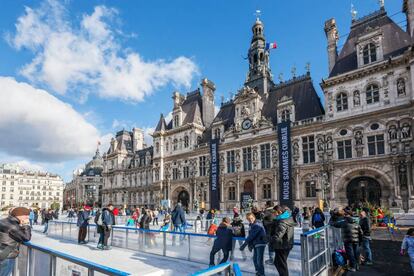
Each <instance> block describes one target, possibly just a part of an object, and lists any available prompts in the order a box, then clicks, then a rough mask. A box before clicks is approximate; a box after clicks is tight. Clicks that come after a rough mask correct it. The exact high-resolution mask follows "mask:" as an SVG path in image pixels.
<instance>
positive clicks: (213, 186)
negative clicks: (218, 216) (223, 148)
mask: <svg viewBox="0 0 414 276" xmlns="http://www.w3.org/2000/svg"><path fill="white" fill-rule="evenodd" d="M219 140H220V139H213V140H211V142H210V208H212V209H217V210H219V209H220V179H219V172H220V167H219V159H220V158H219V149H218V147H219Z"/></svg>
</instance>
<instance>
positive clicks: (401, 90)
mask: <svg viewBox="0 0 414 276" xmlns="http://www.w3.org/2000/svg"><path fill="white" fill-rule="evenodd" d="M397 93H398V96H405V81H404V79H403V78H399V79H398V80H397Z"/></svg>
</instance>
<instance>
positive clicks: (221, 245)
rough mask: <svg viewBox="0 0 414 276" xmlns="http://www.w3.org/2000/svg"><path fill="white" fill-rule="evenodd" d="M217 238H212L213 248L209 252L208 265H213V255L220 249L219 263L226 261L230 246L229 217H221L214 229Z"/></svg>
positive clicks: (231, 233) (230, 230)
mask: <svg viewBox="0 0 414 276" xmlns="http://www.w3.org/2000/svg"><path fill="white" fill-rule="evenodd" d="M216 236H217V238H216V239H215V240H214V244H213V248H212V249H211V252H210V266H214V265H215V264H214V257H215V255H216V253H217V252H219V251H220V250H221V251H222V252H223V255H224V256H223V259H222V260H221V261H220V264H222V263H225V262H227V259H228V258H229V254H230V251H231V247H232V240H233V231H232V229H231V225H230V218H227V217H225V218H223V220H222V222H221V223H220V225H219V227H218V228H217V231H216Z"/></svg>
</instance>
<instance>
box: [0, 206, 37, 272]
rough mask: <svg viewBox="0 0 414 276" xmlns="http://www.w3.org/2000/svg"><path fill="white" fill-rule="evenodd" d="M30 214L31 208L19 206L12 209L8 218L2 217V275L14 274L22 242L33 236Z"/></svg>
mask: <svg viewBox="0 0 414 276" xmlns="http://www.w3.org/2000/svg"><path fill="white" fill-rule="evenodd" d="M29 214H30V210H29V209H27V208H25V207H17V208H14V209H13V210H11V212H10V213H9V216H8V217H7V218H4V219H0V275H2V276H9V275H12V271H13V268H14V263H15V259H16V257H17V256H18V255H19V246H20V244H21V243H22V242H27V241H30V239H31V238H32V232H31V228H30V225H29Z"/></svg>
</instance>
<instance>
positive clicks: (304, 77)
mask: <svg viewBox="0 0 414 276" xmlns="http://www.w3.org/2000/svg"><path fill="white" fill-rule="evenodd" d="M308 79H309V80H310V79H311V77H310V75H309V74H304V75H300V76H297V77H294V78H292V79H290V80H287V81H284V82H281V83H278V84H275V87H274V88H276V89H279V88H283V87H286V86H289V85H292V84H295V83H298V82H301V81H304V80H308Z"/></svg>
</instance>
